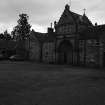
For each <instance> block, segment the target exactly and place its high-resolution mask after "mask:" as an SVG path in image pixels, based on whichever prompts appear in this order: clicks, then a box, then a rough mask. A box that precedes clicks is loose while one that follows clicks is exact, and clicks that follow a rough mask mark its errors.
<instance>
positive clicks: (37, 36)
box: [30, 30, 55, 43]
mask: <svg viewBox="0 0 105 105" xmlns="http://www.w3.org/2000/svg"><path fill="white" fill-rule="evenodd" d="M30 38H31V40H34V41H35V40H36V41H39V42H42V43H43V42H51V41H54V40H55V33H54V32H52V33H39V32H35V31H34V30H32V31H31V34H30Z"/></svg>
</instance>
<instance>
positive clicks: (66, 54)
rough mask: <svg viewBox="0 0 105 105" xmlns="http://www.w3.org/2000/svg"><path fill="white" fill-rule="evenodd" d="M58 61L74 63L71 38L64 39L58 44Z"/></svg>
mask: <svg viewBox="0 0 105 105" xmlns="http://www.w3.org/2000/svg"><path fill="white" fill-rule="evenodd" d="M58 63H60V64H72V63H73V46H72V44H71V43H70V41H69V40H63V41H62V42H61V43H60V45H59V46H58Z"/></svg>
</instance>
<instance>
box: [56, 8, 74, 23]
mask: <svg viewBox="0 0 105 105" xmlns="http://www.w3.org/2000/svg"><path fill="white" fill-rule="evenodd" d="M68 23H69V24H74V19H73V16H72V13H70V11H69V10H67V9H65V10H64V12H63V14H62V15H61V17H60V19H59V21H58V25H62V24H68Z"/></svg>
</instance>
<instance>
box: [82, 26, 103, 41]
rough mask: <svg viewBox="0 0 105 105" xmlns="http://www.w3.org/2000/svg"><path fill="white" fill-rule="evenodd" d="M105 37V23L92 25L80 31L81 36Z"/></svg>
mask: <svg viewBox="0 0 105 105" xmlns="http://www.w3.org/2000/svg"><path fill="white" fill-rule="evenodd" d="M100 37H105V25H98V26H92V27H88V28H87V29H85V30H84V31H83V32H81V33H80V38H83V39H86V38H100Z"/></svg>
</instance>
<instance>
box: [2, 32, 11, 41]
mask: <svg viewBox="0 0 105 105" xmlns="http://www.w3.org/2000/svg"><path fill="white" fill-rule="evenodd" d="M4 39H5V40H11V35H10V34H9V33H8V31H7V30H6V31H4Z"/></svg>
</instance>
